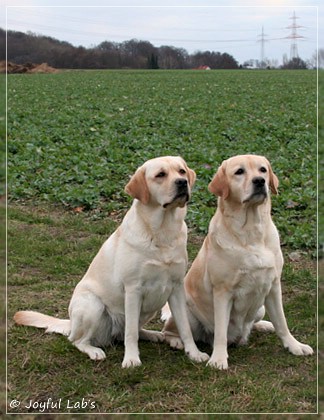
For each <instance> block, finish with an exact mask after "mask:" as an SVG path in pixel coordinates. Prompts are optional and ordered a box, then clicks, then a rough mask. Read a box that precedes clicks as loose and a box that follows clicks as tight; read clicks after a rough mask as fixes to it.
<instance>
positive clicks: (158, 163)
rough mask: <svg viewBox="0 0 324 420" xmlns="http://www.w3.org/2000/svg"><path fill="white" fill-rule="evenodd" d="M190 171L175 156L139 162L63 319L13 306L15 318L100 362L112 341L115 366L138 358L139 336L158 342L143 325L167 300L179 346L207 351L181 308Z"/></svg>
mask: <svg viewBox="0 0 324 420" xmlns="http://www.w3.org/2000/svg"><path fill="white" fill-rule="evenodd" d="M195 178H196V174H195V172H194V171H193V170H191V169H189V168H188V166H187V164H186V163H185V161H184V160H183V159H182V158H180V157H170V156H166V157H160V158H156V159H151V160H149V161H147V162H146V163H144V165H143V166H141V167H140V168H139V169H138V170H137V171H136V173H135V174H134V175H133V177H132V178H131V179H130V181H129V183H128V184H127V185H126V187H125V190H126V192H127V193H128V194H130V195H131V196H132V197H133V198H134V201H133V204H132V206H131V208H130V210H129V211H128V212H127V214H126V215H125V217H124V219H123V221H122V223H121V225H120V226H119V228H118V229H117V230H116V231H115V232H114V233H113V234H112V235H111V236H110V237H109V238H108V240H107V241H106V242H105V243H104V244H103V246H102V248H101V249H100V251H99V252H98V254H97V255H96V257H95V258H94V260H93V261H92V263H91V264H90V267H89V269H88V271H87V272H86V274H85V276H84V277H83V278H82V280H81V281H80V282H79V283H78V285H77V286H76V288H75V290H74V293H73V296H72V299H71V302H70V305H69V319H66V320H61V319H57V318H54V317H51V316H47V315H43V314H40V313H37V312H33V311H20V312H17V313H16V314H15V316H14V320H15V321H16V323H17V324H22V325H30V326H34V327H38V328H46V329H47V330H46V332H56V333H60V334H64V335H68V338H69V340H70V341H71V342H72V343H73V344H74V345H75V346H76V347H77V348H78V349H79V350H80V351H81V352H84V353H86V354H88V356H89V357H90V358H91V359H94V360H101V359H104V358H105V353H104V351H103V350H102V348H101V347H103V346H106V345H108V344H109V343H110V342H111V341H112V340H114V339H117V340H123V339H124V344H125V354H124V360H123V362H122V367H124V368H128V367H131V366H139V365H140V364H141V361H140V357H139V349H138V339H139V338H141V339H144V340H150V341H154V342H157V341H163V339H164V336H163V334H161V333H160V332H156V331H148V330H145V329H143V328H142V327H143V325H144V324H145V323H146V322H148V321H149V320H150V319H151V318H152V317H153V316H154V315H155V313H156V312H157V311H159V310H161V308H162V307H163V305H164V304H165V303H166V302H168V303H169V305H170V308H171V311H172V314H173V317H174V319H175V322H176V323H177V325H178V327H179V331H180V337H181V340H182V342H183V343H184V348H185V352H186V353H187V354H188V356H189V357H190V359H192V360H194V361H197V362H202V361H206V360H208V358H209V357H208V355H207V354H205V353H202V352H200V351H199V350H198V349H197V347H196V344H195V342H194V341H193V337H192V333H191V330H190V325H189V321H188V318H187V313H186V306H185V293H184V287H183V279H184V276H185V271H186V267H187V251H186V244H187V226H186V224H185V222H184V218H185V215H186V203H187V202H188V200H189V198H190V194H191V188H192V186H193V184H194V182H195Z"/></svg>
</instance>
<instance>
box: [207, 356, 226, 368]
mask: <svg viewBox="0 0 324 420" xmlns="http://www.w3.org/2000/svg"><path fill="white" fill-rule="evenodd" d="M207 366H210V367H212V368H216V369H219V370H226V369H228V363H227V358H225V359H223V358H216V359H215V358H213V357H211V358H210V359H209V360H208V362H207Z"/></svg>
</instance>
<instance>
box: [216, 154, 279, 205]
mask: <svg viewBox="0 0 324 420" xmlns="http://www.w3.org/2000/svg"><path fill="white" fill-rule="evenodd" d="M278 185H279V181H278V178H277V177H276V175H275V174H274V173H273V171H272V168H271V165H270V163H269V161H268V160H267V159H266V158H265V157H264V156H256V155H240V156H234V157H231V158H230V159H227V160H225V161H224V162H223V163H222V164H221V166H220V167H219V169H218V171H217V172H216V174H215V176H214V178H213V179H212V181H211V183H210V184H209V187H208V188H209V191H210V192H211V193H213V194H215V195H217V196H219V197H222V198H223V199H224V200H226V199H230V200H232V201H235V202H238V203H241V204H243V203H250V204H261V203H263V202H264V200H265V199H266V198H267V197H268V195H269V190H270V191H271V192H272V193H273V194H277V193H278Z"/></svg>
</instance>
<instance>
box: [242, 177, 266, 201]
mask: <svg viewBox="0 0 324 420" xmlns="http://www.w3.org/2000/svg"><path fill="white" fill-rule="evenodd" d="M252 185H253V191H252V194H251V195H250V197H249V198H248V199H246V200H244V203H247V202H255V203H258V202H260V203H261V202H262V201H263V200H264V199H265V198H267V196H268V192H267V188H266V181H265V179H264V178H263V177H262V176H256V177H255V178H253V179H252Z"/></svg>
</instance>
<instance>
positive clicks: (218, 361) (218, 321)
mask: <svg viewBox="0 0 324 420" xmlns="http://www.w3.org/2000/svg"><path fill="white" fill-rule="evenodd" d="M213 302H214V348H213V353H212V355H211V357H210V359H209V361H208V363H207V365H208V366H212V367H216V368H218V369H227V368H228V362H227V359H228V353H227V330H228V324H229V320H230V314H231V309H232V304H233V301H232V295H231V293H229V292H226V291H218V290H215V289H214V290H213Z"/></svg>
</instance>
